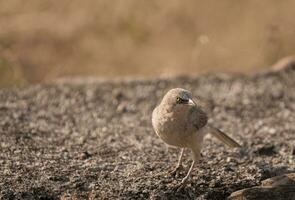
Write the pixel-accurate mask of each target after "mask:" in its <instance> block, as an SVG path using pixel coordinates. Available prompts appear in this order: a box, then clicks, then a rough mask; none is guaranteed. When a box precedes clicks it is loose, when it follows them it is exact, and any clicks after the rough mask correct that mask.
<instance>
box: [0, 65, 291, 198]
mask: <svg viewBox="0 0 295 200" xmlns="http://www.w3.org/2000/svg"><path fill="white" fill-rule="evenodd" d="M173 87H182V88H186V89H189V90H191V91H192V92H193V94H194V95H195V96H197V98H198V99H199V100H202V101H203V102H207V103H206V109H207V111H208V114H209V116H210V117H211V120H210V123H214V124H215V125H216V126H217V127H219V128H220V129H222V130H224V131H226V132H228V133H229V134H230V135H231V136H232V137H234V138H235V139H236V140H238V141H239V142H240V143H241V144H242V146H243V147H242V148H241V149H229V148H227V147H225V146H224V145H223V144H221V143H220V142H218V141H216V140H214V139H212V138H210V137H209V138H207V139H206V141H205V145H204V149H203V151H202V154H203V158H202V161H201V162H200V163H199V164H198V166H197V167H196V169H195V170H194V172H193V173H192V178H191V181H190V183H189V184H188V185H187V186H186V187H185V188H183V189H182V190H180V191H176V190H175V186H176V185H177V183H179V182H180V181H181V179H182V177H183V176H184V175H185V173H186V170H187V168H188V167H189V165H190V152H189V151H188V152H186V155H185V159H186V161H185V162H184V164H185V169H186V170H183V171H182V172H181V173H180V174H179V176H176V177H173V176H171V175H170V174H169V173H168V172H169V171H171V170H172V169H173V168H174V167H175V165H176V160H177V156H178V150H177V149H173V148H170V147H167V146H166V145H165V144H164V143H163V142H162V141H161V140H160V139H159V138H158V137H157V136H156V135H155V134H154V132H153V130H152V127H151V112H152V110H153V108H154V107H155V106H156V104H157V103H158V102H159V100H160V99H161V97H162V96H163V94H164V93H165V92H166V91H167V90H168V89H170V88H173ZM294 111H295V70H294V69H291V68H289V69H283V70H280V71H277V72H267V73H262V74H256V75H221V74H220V75H202V76H199V77H177V78H170V79H154V80H121V81H118V80H117V81H101V80H89V79H88V80H86V79H85V80H84V79H80V80H66V81H60V82H56V83H47V84H41V85H37V86H31V87H27V88H24V89H2V90H1V91H0V148H1V150H0V190H1V192H0V198H2V199H86V198H89V199H196V198H198V199H225V198H227V197H228V196H229V195H230V194H231V193H233V192H235V191H237V190H240V189H244V188H249V187H253V186H258V185H260V184H261V183H262V181H263V180H264V179H267V178H269V177H274V176H277V175H282V174H286V173H290V172H294V171H295V161H294V157H295V149H294V143H295V134H294V131H295V123H294V122H295V114H294Z"/></svg>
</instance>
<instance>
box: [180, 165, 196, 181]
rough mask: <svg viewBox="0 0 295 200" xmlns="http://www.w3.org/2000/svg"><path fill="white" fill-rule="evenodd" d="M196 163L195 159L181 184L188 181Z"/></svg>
mask: <svg viewBox="0 0 295 200" xmlns="http://www.w3.org/2000/svg"><path fill="white" fill-rule="evenodd" d="M195 163H196V162H195V161H194V160H193V162H192V164H191V167H190V168H189V170H188V172H187V174H186V176H185V177H184V178H183V179H182V181H181V184H185V183H186V181H187V179H188V178H189V176H190V174H191V172H192V171H193V169H194V166H195Z"/></svg>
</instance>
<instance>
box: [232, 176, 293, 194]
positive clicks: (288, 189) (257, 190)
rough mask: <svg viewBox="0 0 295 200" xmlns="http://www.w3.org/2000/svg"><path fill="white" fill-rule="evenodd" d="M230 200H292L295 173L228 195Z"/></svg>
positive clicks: (267, 180) (270, 179)
mask: <svg viewBox="0 0 295 200" xmlns="http://www.w3.org/2000/svg"><path fill="white" fill-rule="evenodd" d="M228 199H230V200H260V199H261V200H264V199H272V200H294V199H295V173H291V174H284V175H281V176H276V177H273V178H269V179H266V180H264V181H262V185H261V186H256V187H252V188H247V189H243V190H238V191H236V192H234V193H232V194H231V195H230V197H229V198H228Z"/></svg>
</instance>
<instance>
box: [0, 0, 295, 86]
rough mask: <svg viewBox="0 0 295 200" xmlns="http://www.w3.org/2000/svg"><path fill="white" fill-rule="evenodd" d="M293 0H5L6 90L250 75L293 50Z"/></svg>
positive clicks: (1, 76)
mask: <svg viewBox="0 0 295 200" xmlns="http://www.w3.org/2000/svg"><path fill="white" fill-rule="evenodd" d="M294 12H295V1H294V0H284V1H278V0H259V1H258V0H248V1H237V0H227V1H218V0H207V1H201V0H145V1H143V0H96V1H86V0H85V1H81V0H61V1H52V0H25V1H24V0H0V87H7V86H23V85H27V84H34V83H38V82H42V81H49V80H53V79H56V78H60V77H65V76H98V77H107V78H112V77H117V76H144V77H150V76H159V75H178V74H198V73H206V72H234V73H235V72H241V73H251V72H256V71H259V70H262V69H266V68H268V67H270V66H271V65H272V64H273V63H275V62H276V61H277V60H278V59H280V58H282V57H285V56H289V55H293V54H294V53H295V20H294Z"/></svg>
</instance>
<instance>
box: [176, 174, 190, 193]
mask: <svg viewBox="0 0 295 200" xmlns="http://www.w3.org/2000/svg"><path fill="white" fill-rule="evenodd" d="M187 180H188V177H184V178H183V179H182V181H181V182H180V183H178V184H177V185H176V186H175V190H176V191H177V192H179V191H181V190H182V189H183V188H184V187H185V186H186V184H187Z"/></svg>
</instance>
